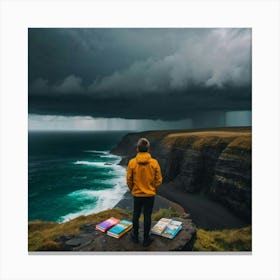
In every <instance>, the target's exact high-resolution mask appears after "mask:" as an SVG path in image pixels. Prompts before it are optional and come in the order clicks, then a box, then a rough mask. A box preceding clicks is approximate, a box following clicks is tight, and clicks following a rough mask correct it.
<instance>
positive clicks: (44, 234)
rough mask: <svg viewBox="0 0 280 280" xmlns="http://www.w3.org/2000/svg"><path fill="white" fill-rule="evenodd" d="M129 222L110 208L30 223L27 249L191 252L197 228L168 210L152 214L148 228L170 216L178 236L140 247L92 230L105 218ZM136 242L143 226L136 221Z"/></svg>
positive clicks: (127, 215) (124, 213) (124, 238)
mask: <svg viewBox="0 0 280 280" xmlns="http://www.w3.org/2000/svg"><path fill="white" fill-rule="evenodd" d="M112 216H113V217H115V218H118V219H128V220H131V219H132V214H131V212H129V211H125V210H122V209H117V208H116V209H110V210H106V211H103V212H100V213H97V214H92V215H89V216H80V217H78V218H76V219H74V220H72V221H69V222H66V223H63V224H58V223H55V222H41V221H33V222H29V224H28V238H29V241H28V249H29V252H31V251H80V252H81V251H82V252H89V251H95V252H120V251H123V252H129V251H133V252H136V251H158V252H159V251H191V250H192V249H193V247H194V243H195V241H196V232H197V228H196V226H195V225H194V224H193V223H192V221H191V220H190V219H188V217H187V215H186V214H179V213H177V212H174V210H171V209H161V210H160V211H158V212H155V213H153V215H152V219H153V221H152V225H154V224H155V223H156V222H157V221H158V220H159V219H160V218H161V217H163V216H164V217H171V216H172V218H173V219H175V220H178V221H181V222H182V229H181V231H180V232H179V233H178V235H177V236H176V237H175V238H174V239H173V240H170V239H168V238H164V237H161V236H157V235H153V237H154V242H153V243H152V244H151V245H150V246H149V247H143V246H142V242H139V243H138V244H135V243H133V242H131V241H130V239H129V234H125V235H124V236H122V237H121V238H120V239H116V238H113V237H111V236H108V235H107V234H106V233H102V232H99V231H98V230H96V229H95V226H96V224H98V223H100V222H102V221H104V220H105V219H108V218H109V217H112ZM139 237H140V241H142V238H143V223H142V222H140V232H139Z"/></svg>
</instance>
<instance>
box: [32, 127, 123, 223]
mask: <svg viewBox="0 0 280 280" xmlns="http://www.w3.org/2000/svg"><path fill="white" fill-rule="evenodd" d="M126 133H127V132H125V131H122V132H29V133H28V220H29V221H31V220H42V221H55V222H59V223H62V222H66V221H69V220H71V219H73V218H76V217H78V216H80V215H88V214H91V213H97V212H100V211H102V210H105V209H109V208H112V207H114V206H115V205H116V204H117V203H118V202H119V201H120V200H121V198H122V197H123V195H124V194H125V192H126V191H127V186H126V183H125V172H126V170H125V168H123V167H122V166H120V165H118V163H119V162H120V160H121V158H120V157H119V156H116V155H113V154H111V153H110V150H111V149H112V148H113V147H114V146H116V145H117V143H118V142H119V141H120V140H121V138H122V137H123V136H124V135H125V134H126Z"/></svg>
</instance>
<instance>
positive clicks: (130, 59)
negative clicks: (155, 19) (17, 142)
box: [28, 28, 252, 121]
mask: <svg viewBox="0 0 280 280" xmlns="http://www.w3.org/2000/svg"><path fill="white" fill-rule="evenodd" d="M251 52H252V38H251V29H94V28H93V29H72V28H70V29H57V28H46V29H38V28H31V29H29V32H28V76H29V81H28V92H29V113H30V114H40V115H61V116H92V117H95V118H100V117H102V118H126V119H159V120H167V121H173V120H180V119H186V118H193V119H198V118H199V117H200V118H201V116H205V118H206V119H207V118H208V116H207V114H208V113H209V114H212V113H211V112H224V113H225V112H229V111H244V110H245V111H250V110H251V66H252V58H251ZM212 115H213V114H212ZM209 116H210V115H209Z"/></svg>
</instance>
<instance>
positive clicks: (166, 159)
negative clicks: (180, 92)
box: [112, 127, 252, 222]
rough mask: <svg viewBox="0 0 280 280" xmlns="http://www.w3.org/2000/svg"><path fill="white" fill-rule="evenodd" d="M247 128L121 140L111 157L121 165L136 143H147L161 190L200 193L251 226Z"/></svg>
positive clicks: (155, 134)
mask: <svg viewBox="0 0 280 280" xmlns="http://www.w3.org/2000/svg"><path fill="white" fill-rule="evenodd" d="M251 134H252V133H251V128H250V127H236V128H215V129H204V130H186V131H147V132H140V133H130V134H127V135H126V136H125V137H124V138H123V139H122V141H121V142H120V143H119V145H118V146H117V147H115V148H114V149H113V150H112V153H114V154H117V155H120V156H122V161H121V163H120V164H122V165H127V163H128V160H129V159H130V158H131V157H133V156H134V155H135V153H136V143H137V140H138V139H139V138H140V137H146V138H148V139H149V140H150V142H151V153H152V154H153V156H154V157H155V158H157V159H158V161H159V163H160V165H161V168H162V174H163V178H164V188H169V187H170V188H172V189H179V190H180V191H185V192H188V193H200V194H202V195H205V196H207V197H209V198H211V199H213V200H215V201H218V202H220V203H221V204H222V205H224V206H226V207H227V208H228V209H230V210H231V211H233V212H234V213H236V214H237V215H239V216H240V217H242V218H244V219H246V220H247V221H248V222H250V221H251V197H252V196H251V191H252V189H251Z"/></svg>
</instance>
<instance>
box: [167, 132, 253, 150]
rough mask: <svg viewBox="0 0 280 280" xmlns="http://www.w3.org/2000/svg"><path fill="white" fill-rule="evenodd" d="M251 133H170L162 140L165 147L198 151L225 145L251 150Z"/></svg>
mask: <svg viewBox="0 0 280 280" xmlns="http://www.w3.org/2000/svg"><path fill="white" fill-rule="evenodd" d="M251 137H252V132H251V131H239V132H238V131H215V130H213V131H196V132H192V131H191V132H181V133H170V134H168V135H167V136H166V137H164V138H163V140H162V143H163V145H164V146H167V147H177V148H178V147H179V148H180V147H182V148H183V147H187V146H190V147H192V148H194V149H197V150H200V149H201V148H202V147H204V146H208V147H215V146H218V145H225V146H228V147H231V148H234V147H238V148H241V149H248V150H250V149H251V145H252V144H251V141H252V140H251Z"/></svg>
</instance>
